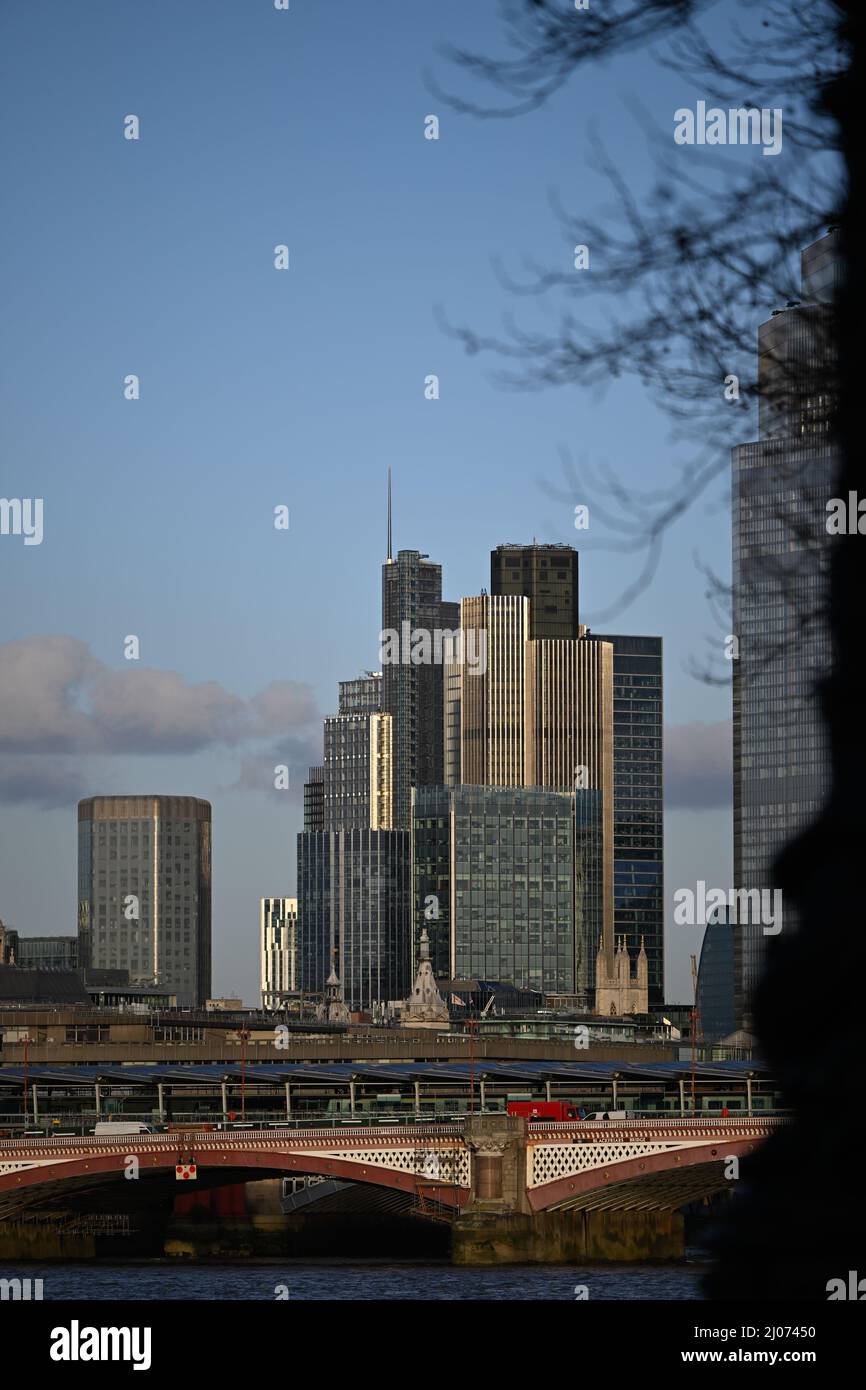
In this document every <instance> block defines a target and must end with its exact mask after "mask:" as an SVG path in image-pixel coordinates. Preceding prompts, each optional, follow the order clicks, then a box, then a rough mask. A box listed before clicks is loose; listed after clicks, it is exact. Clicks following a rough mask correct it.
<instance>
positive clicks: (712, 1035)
mask: <svg viewBox="0 0 866 1390" xmlns="http://www.w3.org/2000/svg"><path fill="white" fill-rule="evenodd" d="M696 1002H697V1014H698V1026H699V1028H700V1033H701V1037H702V1038H703V1039H704V1041H705V1042H720V1041H721V1039H722V1038H727V1037H729V1036H730V1034H731V1033H733V1032H734V1030H735V1028H736V1026H737V1023H736V1019H735V1017H734V934H733V932H732V930H731V924H730V922H729V921H728V914H727V912H726V911H724V912H716V913H714V914H713V916H712V917H711V918H710V920H709V922H708V923H707V926H706V930H705V931H704V939H703V941H702V942H701V960H700V964H699V966H698V988H697V1001H696Z"/></svg>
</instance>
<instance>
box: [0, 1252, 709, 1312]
mask: <svg viewBox="0 0 866 1390" xmlns="http://www.w3.org/2000/svg"><path fill="white" fill-rule="evenodd" d="M704 1268H705V1265H704V1263H703V1261H702V1260H699V1259H692V1260H688V1259H687V1260H685V1261H683V1262H681V1263H677V1264H653V1265H650V1264H643V1265H520V1266H515V1265H507V1266H504V1267H503V1268H501V1269H496V1268H494V1269H461V1268H455V1267H454V1266H452V1265H450V1264H448V1263H447V1262H445V1261H443V1262H442V1263H441V1264H440V1263H437V1262H430V1261H428V1262H426V1263H424V1264H420V1263H414V1262H412V1261H411V1260H406V1261H391V1260H389V1261H385V1260H383V1261H375V1260H363V1261H356V1260H333V1259H331V1260H321V1261H306V1262H302V1261H272V1262H268V1263H252V1262H245V1263H243V1264H239V1263H234V1264H228V1263H226V1264H219V1263H206V1264H177V1263H175V1262H172V1263H166V1262H162V1261H160V1262H155V1261H142V1262H138V1263H130V1264H98V1263H80V1264H72V1263H69V1264H36V1263H33V1264H29V1263H28V1264H21V1265H17V1266H15V1267H14V1268H13V1267H9V1266H4V1268H3V1269H2V1271H0V1273H2V1275H3V1277H4V1278H7V1279H8V1278H12V1277H15V1276H17V1277H18V1278H21V1279H30V1280H34V1279H41V1280H42V1297H43V1299H44V1300H46V1301H48V1300H56V1299H71V1300H74V1301H78V1300H80V1299H88V1300H89V1299H95V1300H99V1299H115V1298H120V1299H143V1300H146V1299H158V1300H163V1299H178V1300H184V1301H188V1300H192V1301H195V1300H228V1301H231V1302H235V1301H239V1300H257V1299H278V1298H282V1299H286V1298H288V1299H311V1300H325V1299H335V1300H338V1301H341V1302H346V1301H354V1300H373V1301H381V1302H390V1301H392V1300H406V1299H409V1300H412V1299H452V1300H455V1301H456V1300H460V1301H465V1300H485V1301H495V1300H499V1299H521V1300H523V1299H533V1300H550V1301H554V1302H558V1301H566V1302H568V1301H572V1300H574V1299H575V1298H578V1297H588V1298H589V1299H591V1300H597V1299H607V1300H632V1299H676V1300H681V1299H700V1298H701V1296H702V1294H701V1276H702V1273H703V1270H704ZM582 1286H585V1288H586V1292H585V1293H583V1292H582Z"/></svg>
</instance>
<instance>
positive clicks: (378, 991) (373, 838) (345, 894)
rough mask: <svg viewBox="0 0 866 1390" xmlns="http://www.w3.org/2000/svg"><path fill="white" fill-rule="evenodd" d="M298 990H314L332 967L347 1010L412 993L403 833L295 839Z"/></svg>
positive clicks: (406, 847)
mask: <svg viewBox="0 0 866 1390" xmlns="http://www.w3.org/2000/svg"><path fill="white" fill-rule="evenodd" d="M298 902H299V913H298V953H299V957H300V972H301V987H302V988H303V989H305V990H308V991H312V992H317V993H320V992H321V991H322V990H323V989H324V985H325V981H326V980H327V978H328V976H329V975H330V973H331V971H332V970H336V972H337V975H338V977H339V979H340V983H341V985H342V989H343V997H344V999H345V1002H346V1004H347V1005H348V1006H349V1008H350V1009H355V1010H361V1009H364V1010H370V1009H372V1007H373V1005H374V1004H377V1003H387V1002H388V1001H389V1000H397V999H405V998H406V997H407V995H408V993H409V990H410V988H411V983H412V981H411V975H410V960H411V942H410V933H411V922H412V895H411V884H410V873H409V832H408V830H371V829H355V830H330V831H328V830H326V831H323V832H320V833H317V832H304V833H302V834H300V835H299V836H298Z"/></svg>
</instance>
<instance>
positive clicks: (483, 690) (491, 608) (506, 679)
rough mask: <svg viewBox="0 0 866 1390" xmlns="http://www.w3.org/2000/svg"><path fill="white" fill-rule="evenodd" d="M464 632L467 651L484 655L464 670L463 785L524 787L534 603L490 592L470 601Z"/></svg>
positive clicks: (462, 616) (464, 664)
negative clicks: (529, 642)
mask: <svg viewBox="0 0 866 1390" xmlns="http://www.w3.org/2000/svg"><path fill="white" fill-rule="evenodd" d="M460 630H461V633H462V635H463V638H464V643H465V649H466V652H469V651H472V650H473V648H474V654H475V656H476V657H477V658H481V657H483V660H479V661H478V662H477V665H476V666H474V667H473V666H471V665H469V664H468V662H466V661H465V660H464V661H463V662H462V663H461V665H460V668H459V669H460V694H459V700H460V777H461V781H463V782H469V783H473V784H474V785H476V786H488V787H520V786H523V784H524V760H525V756H526V740H525V679H526V677H525V660H526V640H527V638H528V636H529V602H528V600H527V599H525V598H519V597H518V598H511V597H508V598H494V597H493V596H492V595H490V594H482V595H480V597H478V598H465V599H463V601H462V603H461V605H460ZM452 669H453V668H452V667H450V666H449V675H450V672H451V670H452ZM449 700H453V696H452V694H451V689H450V684H449ZM443 717H444V715H443ZM440 780H441V779H440Z"/></svg>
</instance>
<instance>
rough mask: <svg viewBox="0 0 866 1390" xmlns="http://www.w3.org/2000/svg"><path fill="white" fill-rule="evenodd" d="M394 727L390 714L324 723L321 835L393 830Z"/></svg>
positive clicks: (333, 718) (338, 717)
mask: <svg viewBox="0 0 866 1390" xmlns="http://www.w3.org/2000/svg"><path fill="white" fill-rule="evenodd" d="M392 725H393V721H392V718H391V715H390V714H332V715H329V716H328V717H327V718H326V719H325V764H324V779H325V780H324V788H325V808H324V817H325V819H324V827H323V828H324V829H325V830H363V829H371V830H390V829H391V821H392V813H393V812H392V777H393V771H392V737H391V736H392Z"/></svg>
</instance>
